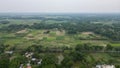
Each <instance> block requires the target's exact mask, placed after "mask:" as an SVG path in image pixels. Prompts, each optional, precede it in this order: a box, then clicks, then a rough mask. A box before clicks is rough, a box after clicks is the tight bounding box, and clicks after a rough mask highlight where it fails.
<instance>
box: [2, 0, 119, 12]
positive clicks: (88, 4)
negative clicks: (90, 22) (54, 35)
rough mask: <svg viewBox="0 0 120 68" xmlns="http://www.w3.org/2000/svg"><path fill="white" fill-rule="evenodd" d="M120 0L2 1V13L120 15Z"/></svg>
mask: <svg viewBox="0 0 120 68" xmlns="http://www.w3.org/2000/svg"><path fill="white" fill-rule="evenodd" d="M119 3H120V0H0V13H120V4H119Z"/></svg>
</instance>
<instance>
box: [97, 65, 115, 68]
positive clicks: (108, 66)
mask: <svg viewBox="0 0 120 68" xmlns="http://www.w3.org/2000/svg"><path fill="white" fill-rule="evenodd" d="M95 68H115V66H114V65H96V67H95Z"/></svg>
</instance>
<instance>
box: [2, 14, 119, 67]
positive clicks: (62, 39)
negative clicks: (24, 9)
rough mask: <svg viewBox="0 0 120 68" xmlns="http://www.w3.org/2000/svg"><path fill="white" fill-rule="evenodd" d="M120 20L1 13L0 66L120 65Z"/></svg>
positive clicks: (117, 18)
mask: <svg viewBox="0 0 120 68" xmlns="http://www.w3.org/2000/svg"><path fill="white" fill-rule="evenodd" d="M119 19H120V15H113V14H110V15H109V14H108V15H99V14H98V15H97V14H95V15H94V16H93V15H91V14H90V17H89V16H87V15H86V14H85V15H76V14H75V15H74V14H70V15H69V14H68V15H41V16H37V15H33V16H32V15H25V16H24V15H23V16H22V15H18V16H12V17H11V16H9V15H8V16H0V68H19V67H20V66H23V67H27V66H32V68H92V67H95V66H96V65H97V64H108V65H110V64H113V65H115V66H116V67H118V68H119V64H120V58H119V57H120V23H119V22H120V20H119ZM6 58H7V59H6ZM30 64H31V65H30Z"/></svg>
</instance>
